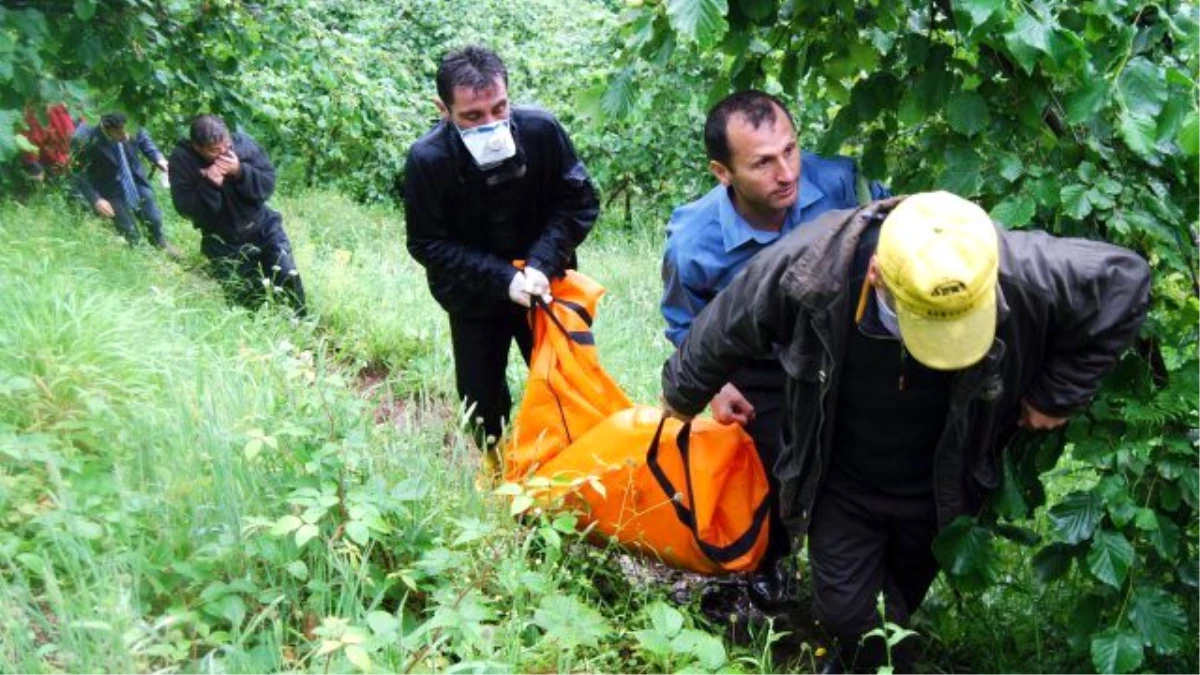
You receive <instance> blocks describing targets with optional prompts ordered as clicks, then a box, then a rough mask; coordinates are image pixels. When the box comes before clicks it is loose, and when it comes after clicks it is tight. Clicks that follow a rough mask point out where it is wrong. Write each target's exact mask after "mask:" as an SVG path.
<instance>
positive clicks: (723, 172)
mask: <svg viewBox="0 0 1200 675" xmlns="http://www.w3.org/2000/svg"><path fill="white" fill-rule="evenodd" d="M708 170H709V171H711V172H712V175H713V176H716V178H717V180H718V181H720V183H721V185H724V186H725V187H729V184H730V183H732V182H733V172H732V171H730V170H729V167H727V166H725V165H724V164H722V163H720V162H718V161H717V160H715V159H711V160H709V161H708Z"/></svg>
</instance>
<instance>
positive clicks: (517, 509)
mask: <svg viewBox="0 0 1200 675" xmlns="http://www.w3.org/2000/svg"><path fill="white" fill-rule="evenodd" d="M532 506H533V497H530V496H529V495H517V496H516V497H513V500H512V504H511V505H510V506H509V507H508V514H509V515H510V516H518V515H520V514H522V513H525V512H526V511H528V510H529V509H530V508H531V507H532Z"/></svg>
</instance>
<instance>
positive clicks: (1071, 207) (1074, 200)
mask: <svg viewBox="0 0 1200 675" xmlns="http://www.w3.org/2000/svg"><path fill="white" fill-rule="evenodd" d="M1059 199H1061V200H1062V206H1063V212H1064V213H1065V214H1066V215H1068V216H1070V217H1072V218H1074V219H1075V220H1083V219H1084V218H1087V217H1088V216H1089V215H1090V214H1091V213H1092V203H1091V202H1089V201H1088V198H1087V186H1086V185H1080V184H1078V183H1076V184H1074V185H1068V186H1066V187H1064V188H1063V189H1062V190H1061V191H1059Z"/></svg>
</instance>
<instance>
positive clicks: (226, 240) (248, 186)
mask: <svg viewBox="0 0 1200 675" xmlns="http://www.w3.org/2000/svg"><path fill="white" fill-rule="evenodd" d="M170 166H171V201H172V202H173V203H174V204H175V210H176V211H178V212H179V215H181V216H183V217H184V218H187V219H188V220H190V221H192V225H193V226H194V227H195V228H196V229H198V230H200V234H201V239H200V252H201V253H203V254H204V256H205V257H206V258H208V259H209V261H210V262H211V268H212V273H213V274H214V275H215V276H216V277H217V278H218V279H220V280H221V282H222V283H223V284H224V287H225V292H226V294H227V296H228V297H229V299H230V300H232V301H233V302H237V303H240V304H243V305H245V306H247V307H252V308H253V307H257V306H258V305H260V304H261V303H262V302H263V301H264V300H266V299H267V298H268V297H273V298H278V299H279V300H281V301H282V302H284V303H286V304H287V305H289V306H290V307H291V308H292V309H293V310H295V312H296V314H297V315H300V316H302V315H304V313H305V299H304V284H303V283H301V281H300V272H298V271H297V270H296V260H295V257H294V256H293V255H292V242H291V241H290V240H289V239H288V236H287V232H284V230H283V216H282V215H280V213H279V212H278V211H275V210H274V209H272V208H270V207H268V206H267V200H268V199H270V198H271V195H272V194H274V193H275V167H274V166H273V165H272V164H271V160H270V158H269V157H267V153H266V152H264V151H263V149H262V148H260V147H259V146H258V143H256V142H255V141H254V139H253V138H251V137H250V136H249V135H248V134H244V133H241V132H236V133H230V132H229V128H228V127H227V126H226V125H225V120H223V119H221V118H220V117H217V116H216V115H200V116H198V117H196V118H195V119H194V120H192V126H191V130H190V132H189V135H188V137H187V138H183V139H180V141H179V143H178V144H176V146H175V149H174V150H173V151H172V152H171V161H170Z"/></svg>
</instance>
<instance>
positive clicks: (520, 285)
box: [508, 270, 533, 307]
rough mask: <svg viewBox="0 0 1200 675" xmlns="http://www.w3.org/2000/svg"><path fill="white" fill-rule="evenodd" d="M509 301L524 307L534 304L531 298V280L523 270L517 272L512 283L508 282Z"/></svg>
mask: <svg viewBox="0 0 1200 675" xmlns="http://www.w3.org/2000/svg"><path fill="white" fill-rule="evenodd" d="M508 299H509V300H512V301H513V302H515V303H517V304H518V305H520V306H522V307H529V306H530V305H531V304H533V300H532V299H531V298H530V296H529V279H527V278H526V277H525V275H524V274H523V273H522V272H521V270H517V273H516V274H514V275H513V278H512V281H510V282H508Z"/></svg>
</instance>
